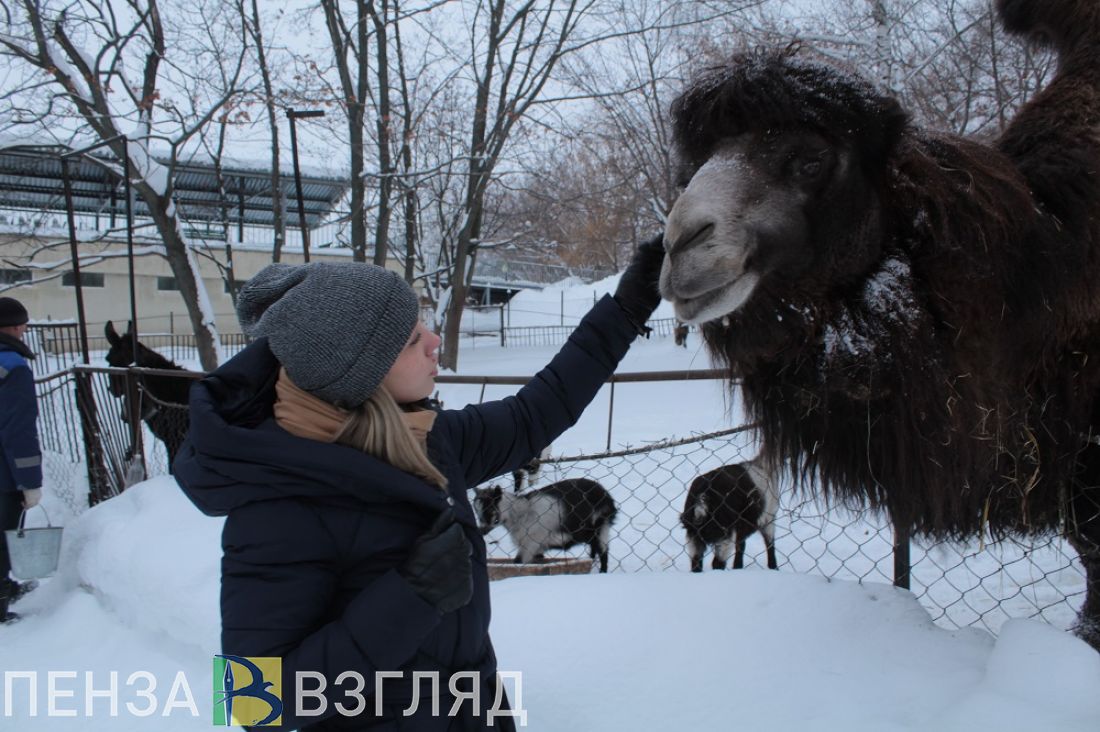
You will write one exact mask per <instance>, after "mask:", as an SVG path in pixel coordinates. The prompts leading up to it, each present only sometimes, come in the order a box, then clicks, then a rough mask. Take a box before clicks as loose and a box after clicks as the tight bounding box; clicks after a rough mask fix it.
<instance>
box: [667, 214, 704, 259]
mask: <svg viewBox="0 0 1100 732" xmlns="http://www.w3.org/2000/svg"><path fill="white" fill-rule="evenodd" d="M669 222H670V224H671V222H672V218H671V217H669ZM689 226H690V228H684V227H676V231H675V236H676V238H670V232H669V229H668V228H666V229H665V242H666V244H665V246H666V248H667V249H668V252H669V254H683V253H684V252H686V251H688V250H689V249H692V248H694V247H697V246H699V245H700V244H704V243H706V241H707V240H709V239H710V238H711V237H712V236H713V235H714V222H713V221H706V220H704V221H696V222H693V223H692V224H690V225H689ZM670 228H671V227H670Z"/></svg>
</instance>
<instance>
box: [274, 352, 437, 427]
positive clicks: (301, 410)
mask: <svg viewBox="0 0 1100 732" xmlns="http://www.w3.org/2000/svg"><path fill="white" fill-rule="evenodd" d="M350 414H351V412H349V411H348V410H346V409H340V408H339V407H337V406H334V405H332V404H329V403H328V402H326V401H325V400H324V399H320V398H318V397H315V396H313V395H312V394H310V393H309V392H308V391H305V390H303V389H301V388H300V387H299V386H298V385H297V384H295V383H294V382H293V381H291V380H290V376H288V375H287V373H286V369H284V368H280V369H279V378H278V380H276V382H275V421H276V422H277V423H278V425H279V426H280V427H282V428H283V429H284V430H286V431H287V432H289V433H290V434H292V435H295V436H296V437H304V438H306V439H307V440H317V441H318V442H335V441H336V435H338V434H340V430H342V429H343V428H344V423H345V422H347V420H348V416H349V415H350ZM401 416H402V417H403V418H404V419H405V425H406V426H407V427H408V428H409V431H410V432H412V434H413V437H415V438H416V440H417V442H419V443H420V445H421V446H424V445H425V444H426V443H427V439H428V433H429V432H431V431H432V425H433V424H435V412H433V411H431V410H428V409H425V410H421V411H418V412H402V415H401Z"/></svg>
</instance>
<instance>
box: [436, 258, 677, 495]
mask: <svg viewBox="0 0 1100 732" xmlns="http://www.w3.org/2000/svg"><path fill="white" fill-rule="evenodd" d="M663 259H664V247H663V245H662V243H661V237H655V238H654V239H652V240H650V241H648V242H646V243H645V244H643V245H642V246H640V247H639V249H638V252H637V253H636V254H635V256H634V259H633V260H632V261H631V263H630V265H629V266H628V267H627V269H626V271H625V272H624V273H623V276H622V278H621V279H620V281H619V286H618V288H617V289H616V291H615V295H614V297H606V296H605V297H604V298H603V299H602V300H600V301H599V302H598V303H596V305H595V306H593V308H592V309H591V310H590V311H589V312H588V314H587V315H585V317H584V318H583V319H582V320H581V322H580V325H578V326H577V328H576V330H574V331H573V333H572V334H571V335H570V336H569V340H568V341H567V342H566V344H565V345H564V346H563V347H562V349H561V351H559V352H558V354H557V355H556V356H555V357H554V359H553V360H552V361H551V362H550V363H549V364H548V365H547V366H546V367H545V368H543V369H542V370H541V371H539V373H538V374H536V375H535V377H534V378H533V379H531V381H529V382H528V383H527V385H525V386H524V387H523V388H522V389H520V390H519V392H518V393H517V394H516V395H515V396H512V397H508V398H506V399H501V400H500V401H494V402H488V403H485V404H479V405H471V406H468V407H466V408H465V409H461V410H457V411H449V412H443V413H442V415H441V416H440V420H439V422H437V429H441V430H445V431H446V432H447V437H448V439H450V441H451V442H452V444H454V445H455V446H456V448H457V452H458V459H459V461H460V462H461V463H462V465H463V467H464V469H465V477H466V482H467V485H477V484H478V483H482V482H484V481H486V480H489V479H490V478H493V477H496V476H498V475H502V474H504V473H507V472H510V471H512V470H515V469H516V468H518V467H520V466H521V465H523V464H524V463H526V462H528V461H529V460H530V459H531V458H533V457H534V456H536V455H538V454H539V453H540V452H541V451H542V449H543V448H545V447H546V446H547V445H549V444H550V443H551V442H553V441H554V439H555V438H557V437H558V435H560V434H561V433H563V432H565V430H567V429H569V428H570V427H571V426H573V425H574V424H576V422H577V420H578V419H579V418H580V416H581V413H582V412H583V411H584V409H585V407H587V406H588V404H589V402H591V401H592V399H593V398H594V397H595V396H596V393H597V392H598V391H599V390H600V387H601V386H603V384H604V382H606V381H607V379H608V378H609V377H610V376H611V374H612V373H614V371H615V368H616V367H617V366H618V365H619V361H621V360H622V357H623V356H624V355H626V352H627V349H629V348H630V344H631V342H632V341H633V340H634V338H635V336H636V335H637V334H638V333H641V332H644V331H645V321H646V320H647V319H648V318H649V316H650V315H651V314H652V313H653V310H654V309H656V307H657V305H658V304H659V303H660V299H661V297H660V294H659V293H658V291H657V276H658V273H659V272H660V268H661V262H662V261H663Z"/></svg>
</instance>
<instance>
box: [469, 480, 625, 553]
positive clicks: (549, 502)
mask: <svg viewBox="0 0 1100 732" xmlns="http://www.w3.org/2000/svg"><path fill="white" fill-rule="evenodd" d="M474 509H475V510H476V511H477V516H478V520H479V521H480V522H481V527H482V528H481V530H482V533H489V531H491V530H492V529H493V528H494V527H496V526H499V525H500V524H504V528H506V529H507V530H508V534H509V536H511V537H512V542H513V543H514V544H515V545H516V549H517V550H518V554H517V555H516V563H517V564H526V563H528V562H532V561H535V560H539V559H542V558H543V553H544V552H545V551H546V550H547V549H569V548H570V547H574V546H576V545H577V544H588V546H589V548H590V549H591V556H592V559H593V560H595V559H597V558H598V559H599V560H600V572H606V571H607V543H608V539H609V538H610V535H611V524H612V523H613V522H614V521H615V515H616V514H617V513H618V508H617V507H616V506H615V500H614V499H613V498H612V497H611V494H610V493H608V492H607V491H606V490H605V489H604V487H603V486H601V485H600V484H599V483H597V482H595V481H593V480H587V479H585V478H576V479H570V480H563V481H561V482H559V483H552V484H551V485H548V486H546V487H545V488H539V489H538V490H534V491H530V492H528V493H523V494H518V495H517V494H514V493H508V492H506V491H504V490H503V489H502V488H501V487H500V486H498V485H494V486H491V487H489V488H479V489H478V490H476V491H475V492H474Z"/></svg>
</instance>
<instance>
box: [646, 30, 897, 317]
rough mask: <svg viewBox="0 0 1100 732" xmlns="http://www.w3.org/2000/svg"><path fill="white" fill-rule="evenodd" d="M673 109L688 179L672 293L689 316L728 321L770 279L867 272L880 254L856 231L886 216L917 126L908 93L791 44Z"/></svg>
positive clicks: (674, 218) (673, 230)
mask: <svg viewBox="0 0 1100 732" xmlns="http://www.w3.org/2000/svg"><path fill="white" fill-rule="evenodd" d="M673 118H674V125H675V132H676V142H677V147H678V149H679V155H680V158H681V161H682V164H683V168H684V175H683V178H684V181H683V182H684V183H685V185H686V187H685V188H684V190H683V193H682V194H681V195H680V197H679V198H678V199H677V201H676V203H675V205H674V206H673V207H672V211H671V212H670V213H669V217H668V222H667V225H666V228H665V247H666V250H667V252H668V256H667V257H666V259H665V263H664V267H663V269H662V272H661V292H662V294H663V295H664V296H665V297H666V298H667V299H669V300H671V301H672V302H673V304H674V305H675V310H676V317H677V318H679V319H680V320H681V321H683V322H685V323H692V324H696V323H702V322H706V321H709V320H714V319H716V318H720V317H722V316H724V315H727V314H729V313H732V312H734V311H736V310H737V309H738V308H740V307H742V306H743V305H745V303H747V302H749V301H750V299H751V298H752V297H753V294H754V293H755V292H756V291H757V290H758V288H760V287H761V286H763V285H764V284H765V283H768V282H772V283H781V284H782V285H783V286H787V285H793V284H794V283H797V282H799V281H800V280H805V279H806V278H807V276H808V275H813V276H814V277H816V278H817V279H819V280H820V279H822V278H824V279H835V278H837V277H844V276H845V275H848V276H852V275H853V274H856V273H859V272H861V271H865V270H866V268H867V266H868V264H869V262H870V260H871V258H873V257H874V256H875V254H877V251H878V250H877V248H876V247H875V246H872V245H871V243H870V242H869V241H864V242H863V243H862V244H858V243H853V238H854V237H853V235H856V237H855V238H859V239H860V240H861V241H862V240H864V239H868V237H866V236H859V235H860V234H861V233H862V232H863V231H864V229H865V228H866V226H867V222H868V221H869V220H870V221H874V220H875V210H876V208H877V201H878V195H879V194H878V192H877V188H878V187H879V183H880V181H881V179H882V178H883V177H884V171H885V167H886V165H885V161H886V159H887V157H888V155H889V152H890V150H891V148H892V147H893V146H894V145H895V143H896V140H897V138H898V136H899V132H900V130H901V128H902V127H903V126H904V124H905V114H904V113H903V112H902V111H901V109H900V108H899V107H898V105H897V104H896V102H894V101H893V100H892V99H890V98H888V97H883V96H880V95H877V94H875V93H874V91H873V90H872V89H871V88H870V86H869V85H868V84H866V83H865V82H863V81H861V80H859V79H856V78H852V77H847V76H844V75H843V74H841V72H839V71H837V70H835V69H832V68H830V67H826V66H822V65H818V64H810V63H806V62H802V61H798V60H796V59H795V52H793V51H785V52H783V53H780V54H771V55H760V54H755V55H748V56H741V57H738V58H735V59H734V61H733V62H732V63H731V64H730V65H728V66H723V67H720V68H714V69H710V70H709V71H708V72H707V73H706V74H705V75H704V76H703V77H702V78H700V79H699V80H698V81H697V82H696V83H695V84H694V85H692V86H691V88H689V89H688V90H687V91H686V92H684V94H683V95H681V96H680V98H679V99H677V100H676V102H675V103H674V105H673ZM875 244H876V245H877V242H875Z"/></svg>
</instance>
